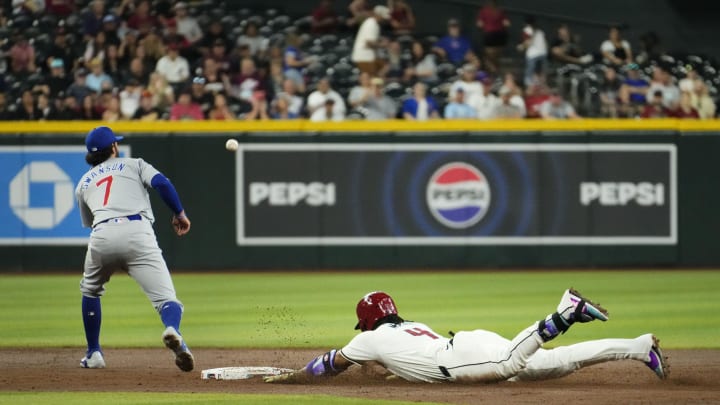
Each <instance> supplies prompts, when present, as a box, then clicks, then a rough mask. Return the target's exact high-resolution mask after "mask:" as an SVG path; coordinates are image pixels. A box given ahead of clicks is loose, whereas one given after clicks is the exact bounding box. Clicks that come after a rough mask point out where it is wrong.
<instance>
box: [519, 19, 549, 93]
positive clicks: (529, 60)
mask: <svg viewBox="0 0 720 405" xmlns="http://www.w3.org/2000/svg"><path fill="white" fill-rule="evenodd" d="M522 39H523V41H522V43H520V45H518V49H520V50H521V51H524V52H525V76H524V82H525V86H529V85H531V84H532V83H533V80H534V78H535V77H539V78H541V79H542V80H543V81H544V79H545V74H546V70H547V57H548V44H547V40H546V39H545V33H544V32H543V31H542V30H541V29H540V28H538V27H537V24H536V20H535V17H534V16H531V15H530V16H527V17H525V27H523V31H522ZM535 75H537V76H535Z"/></svg>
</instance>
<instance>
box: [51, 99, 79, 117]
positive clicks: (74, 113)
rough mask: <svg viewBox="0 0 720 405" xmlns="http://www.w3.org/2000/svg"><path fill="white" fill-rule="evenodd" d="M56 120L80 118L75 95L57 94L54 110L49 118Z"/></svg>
mask: <svg viewBox="0 0 720 405" xmlns="http://www.w3.org/2000/svg"><path fill="white" fill-rule="evenodd" d="M50 119H52V120H58V121H74V120H80V119H82V115H81V114H80V106H79V105H78V103H77V100H76V99H75V97H73V96H71V95H63V94H61V95H59V96H58V98H57V99H56V100H55V111H54V113H53V115H52V117H51V118H50Z"/></svg>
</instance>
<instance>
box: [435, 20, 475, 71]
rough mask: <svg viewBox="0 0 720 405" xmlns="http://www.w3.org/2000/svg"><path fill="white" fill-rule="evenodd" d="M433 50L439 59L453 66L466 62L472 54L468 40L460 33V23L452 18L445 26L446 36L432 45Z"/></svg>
mask: <svg viewBox="0 0 720 405" xmlns="http://www.w3.org/2000/svg"><path fill="white" fill-rule="evenodd" d="M433 50H434V51H435V52H437V53H438V55H440V57H441V58H442V59H444V60H447V61H448V62H450V63H452V64H453V65H455V66H460V65H462V64H463V63H465V62H466V61H467V60H468V56H469V55H470V54H472V53H473V50H472V44H471V43H470V40H469V39H467V38H466V37H465V36H463V35H461V33H460V22H459V21H458V20H456V19H454V18H452V19H450V20H449V21H448V24H447V35H445V36H444V37H442V38H440V40H438V42H437V43H436V44H435V45H434V47H433Z"/></svg>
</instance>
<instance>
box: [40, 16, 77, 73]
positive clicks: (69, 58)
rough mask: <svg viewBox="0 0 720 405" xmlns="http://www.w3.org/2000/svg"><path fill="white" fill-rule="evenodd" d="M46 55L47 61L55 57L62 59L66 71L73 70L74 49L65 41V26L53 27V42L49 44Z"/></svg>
mask: <svg viewBox="0 0 720 405" xmlns="http://www.w3.org/2000/svg"><path fill="white" fill-rule="evenodd" d="M47 56H48V58H47V63H51V62H52V61H53V60H55V59H62V61H63V66H64V67H65V70H66V71H67V72H72V71H73V70H74V69H73V68H74V66H73V65H74V63H75V51H74V50H73V47H72V46H70V44H68V42H67V29H66V28H65V27H58V28H57V29H55V35H54V36H53V44H52V45H50V49H49V50H48V52H47Z"/></svg>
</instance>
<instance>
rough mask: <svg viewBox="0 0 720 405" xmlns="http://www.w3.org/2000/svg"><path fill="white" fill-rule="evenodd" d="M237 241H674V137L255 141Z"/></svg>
mask: <svg viewBox="0 0 720 405" xmlns="http://www.w3.org/2000/svg"><path fill="white" fill-rule="evenodd" d="M236 170H237V177H236V179H237V187H236V191H237V202H236V206H237V243H238V245H393V244H402V245H446V244H468V245H566V244H567V245H593V244H603V245H674V244H676V243H677V173H676V171H677V169H676V147H675V145H672V144H541V143H538V144H335V143H315V144H246V145H242V146H241V149H240V150H238V152H237V155H236Z"/></svg>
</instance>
